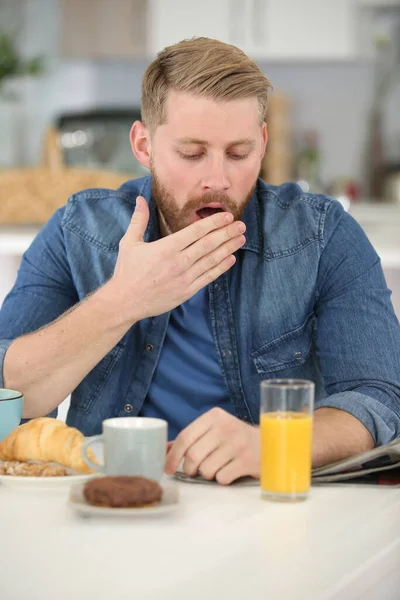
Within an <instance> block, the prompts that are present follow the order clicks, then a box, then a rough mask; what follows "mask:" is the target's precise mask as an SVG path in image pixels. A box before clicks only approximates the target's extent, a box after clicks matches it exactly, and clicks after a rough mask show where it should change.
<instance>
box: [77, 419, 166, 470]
mask: <svg viewBox="0 0 400 600" xmlns="http://www.w3.org/2000/svg"><path fill="white" fill-rule="evenodd" d="M167 440H168V423H167V422H166V421H164V420H163V419H153V418H150V417H119V418H115V419H106V420H105V421H103V433H102V435H95V436H93V437H91V438H89V439H88V440H87V441H86V442H85V443H84V444H83V447H82V457H83V460H84V461H85V463H86V464H87V465H88V466H89V467H91V468H92V469H93V470H94V471H98V472H100V473H104V474H105V475H141V476H143V477H147V478H148V479H153V480H154V481H160V479H161V477H162V475H163V473H164V468H165V457H166V451H167ZM98 443H102V444H103V446H104V451H103V455H104V463H103V464H102V465H96V464H94V463H93V462H92V461H91V460H90V459H89V458H88V457H87V448H89V446H93V445H95V444H98ZM95 454H96V453H95Z"/></svg>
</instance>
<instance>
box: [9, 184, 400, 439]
mask: <svg viewBox="0 0 400 600" xmlns="http://www.w3.org/2000/svg"><path fill="white" fill-rule="evenodd" d="M139 194H140V195H143V196H144V197H145V198H146V199H147V201H148V203H149V207H150V219H149V224H148V227H147V230H146V234H145V241H147V242H151V241H154V240H156V239H158V238H159V231H158V222H157V211H156V207H155V204H154V201H153V199H152V197H151V178H150V177H144V178H141V179H136V180H132V181H128V182H127V183H125V184H124V185H123V186H122V187H121V188H120V189H118V190H117V191H112V190H106V189H91V190H85V191H82V192H79V193H77V194H75V195H73V196H72V197H71V198H70V199H69V202H68V203H67V205H66V206H65V207H63V208H61V209H59V210H58V211H57V212H56V213H55V214H54V215H53V217H52V218H51V219H50V220H49V221H48V222H47V224H46V225H45V226H44V227H43V228H42V230H41V231H40V232H39V234H38V235H37V237H36V238H35V240H34V241H33V243H32V244H31V246H30V248H29V249H28V250H27V251H26V252H25V254H24V256H23V258H22V262H21V266H20V269H19V272H18V277H17V281H16V283H15V285H14V287H13V289H12V290H11V292H10V293H9V295H8V296H7V298H6V300H5V301H4V304H3V307H2V309H1V311H0V361H1V363H0V364H1V365H2V364H3V360H4V355H5V353H6V351H7V348H8V346H9V345H10V343H11V342H12V340H13V339H15V338H16V337H18V336H20V335H22V334H25V333H27V332H30V331H34V330H36V329H38V328H39V327H41V326H43V325H44V324H46V323H49V322H51V321H52V320H54V319H56V318H57V317H58V316H59V315H61V314H62V313H63V312H65V311H66V310H67V309H69V308H70V307H71V306H73V305H74V304H76V303H77V302H78V301H79V300H81V299H83V298H85V296H87V295H88V294H90V293H91V292H93V291H94V290H96V289H97V288H98V287H99V286H101V285H102V284H104V283H105V282H106V281H107V280H108V279H109V278H110V277H111V276H112V274H113V271H114V267H115V263H116V259H117V254H118V244H119V241H120V239H121V238H122V236H123V235H124V233H125V231H126V229H127V227H128V225H129V222H130V219H131V216H132V213H133V210H134V207H135V202H136V197H137V195H139ZM242 220H243V221H244V222H245V223H246V226H247V231H246V240H247V241H246V243H245V245H244V246H243V247H242V248H241V249H240V250H239V251H238V252H237V253H236V256H237V261H236V263H235V265H234V266H233V267H232V268H231V269H230V270H229V271H228V272H227V273H225V274H223V275H221V276H220V277H219V278H218V279H217V280H216V281H214V282H213V283H211V284H210V286H209V297H210V316H211V323H212V330H213V336H214V340H215V346H216V351H217V357H218V361H219V365H220V368H221V372H222V376H223V380H224V382H225V385H226V388H227V391H228V394H229V397H230V399H231V401H232V404H233V408H234V412H235V414H236V416H237V417H238V418H239V419H243V420H244V421H247V422H248V423H252V424H257V423H258V421H259V397H260V394H259V386H260V381H261V380H263V379H270V378H275V377H279V378H286V377H290V378H302V379H310V380H313V381H314V382H315V384H316V398H315V406H316V408H317V407H322V406H326V407H334V408H339V409H343V410H345V411H347V412H349V413H351V414H352V415H354V416H355V417H357V418H358V419H359V420H360V421H361V422H362V423H363V424H364V425H365V426H366V427H367V429H368V430H369V431H370V433H371V434H372V436H373V438H374V440H375V443H376V444H384V443H387V442H389V441H390V440H391V439H393V438H394V437H396V436H399V435H400V326H399V323H398V320H397V318H396V316H395V314H394V310H393V307H392V304H391V301H390V291H389V290H388V289H387V286H386V283H385V279H384V276H383V273H382V268H381V265H380V260H379V257H378V255H377V254H376V252H375V250H374V249H373V248H372V246H371V244H370V243H369V241H368V239H367V238H366V236H365V234H364V232H363V231H362V229H361V227H360V226H359V225H358V224H357V223H356V221H355V220H354V219H353V218H352V217H351V216H350V215H349V214H347V213H346V212H345V211H344V210H343V209H342V206H341V205H340V203H339V202H337V201H335V200H333V199H331V198H329V197H326V196H323V195H313V194H306V193H303V192H302V190H301V189H300V188H299V187H298V186H297V185H295V184H292V183H286V184H284V185H281V186H279V187H275V186H271V185H267V184H266V183H264V182H263V181H262V180H261V179H259V180H258V182H257V187H256V190H255V192H254V194H253V196H252V198H251V200H250V202H249V204H248V206H247V208H246V210H245V213H244V216H243V219H242ZM116 310H117V307H116ZM168 320H169V313H165V314H162V315H160V316H156V317H152V318H146V319H143V320H142V321H139V322H137V323H135V324H134V325H133V326H132V327H131V328H130V329H129V331H128V332H127V333H126V334H125V335H124V336H123V338H122V339H121V340H120V342H119V343H118V344H117V345H116V346H115V347H114V348H113V349H112V350H111V351H110V352H109V353H108V354H107V355H106V356H105V357H104V358H103V359H102V360H101V361H100V362H99V363H98V364H97V366H96V367H95V368H94V369H93V370H92V371H91V372H90V373H89V374H88V375H87V376H86V377H85V378H84V379H83V381H82V382H81V383H80V385H78V387H77V388H76V389H75V390H74V391H73V393H72V396H71V405H70V409H69V412H68V416H67V423H68V424H69V425H71V426H75V427H78V428H79V429H80V430H81V431H82V432H83V433H84V434H85V435H93V434H96V433H98V432H100V431H101V423H102V421H103V419H105V418H108V417H118V416H121V417H122V416H134V415H137V414H138V413H139V411H140V409H141V407H142V405H143V403H144V402H145V400H146V395H147V392H148V389H149V385H150V382H151V379H152V376H153V373H154V370H155V367H156V365H157V361H158V358H159V356H160V351H161V348H162V344H163V340H164V336H165V333H166V329H167V327H168ZM2 371H3V369H1V372H2ZM2 385H3V382H2V380H1V378H0V386H2Z"/></svg>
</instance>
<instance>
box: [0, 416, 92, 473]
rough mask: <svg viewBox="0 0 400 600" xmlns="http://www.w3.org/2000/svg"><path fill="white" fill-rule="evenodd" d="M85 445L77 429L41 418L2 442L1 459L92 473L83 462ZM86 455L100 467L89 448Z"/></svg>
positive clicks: (30, 422)
mask: <svg viewBox="0 0 400 600" xmlns="http://www.w3.org/2000/svg"><path fill="white" fill-rule="evenodd" d="M84 441H85V437H84V435H83V434H82V433H81V432H80V431H78V429H75V427H69V426H68V425H66V424H65V423H64V422H63V421H59V420H57V419H52V418H50V417H40V418H38V419H32V420H31V421H28V422H27V423H24V424H23V425H20V426H19V427H17V428H16V429H14V431H12V432H11V433H10V434H9V435H8V436H7V437H6V438H5V439H4V440H3V441H2V442H0V459H2V460H20V461H28V460H39V461H43V462H55V463H57V464H59V465H63V466H64V467H68V468H70V469H73V470H74V471H80V472H82V473H93V470H92V469H91V468H90V467H88V466H87V465H86V463H85V462H84V461H83V458H82V454H81V450H82V445H83V443H84ZM87 455H88V458H89V459H90V460H91V461H93V462H94V463H95V464H97V461H96V458H95V455H94V453H93V451H92V450H91V449H90V448H89V449H88V451H87Z"/></svg>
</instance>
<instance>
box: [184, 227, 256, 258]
mask: <svg viewBox="0 0 400 600" xmlns="http://www.w3.org/2000/svg"><path fill="white" fill-rule="evenodd" d="M245 231H246V225H245V224H244V223H242V222H241V221H239V222H238V221H236V222H235V223H232V224H231V225H229V226H227V227H223V228H222V229H218V230H216V231H212V232H211V233H209V234H208V235H206V236H205V237H203V238H201V239H200V240H198V241H197V242H195V243H194V244H192V245H191V246H189V248H185V250H183V251H182V254H183V255H184V261H185V264H186V265H187V266H188V267H189V266H191V265H193V264H194V263H195V262H197V261H198V260H199V259H201V258H203V257H204V256H216V258H218V260H217V262H216V263H214V264H212V265H211V266H215V265H216V264H218V263H219V262H221V260H222V259H224V258H226V256H228V254H232V252H236V250H238V248H240V247H241V246H243V244H244V243H245V242H246V238H245V237H244V235H243V233H244V232H245ZM217 248H221V249H224V250H226V252H225V253H224V252H220V253H219V255H214V254H212V253H213V252H214V250H216V249H217Z"/></svg>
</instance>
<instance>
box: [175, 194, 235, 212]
mask: <svg viewBox="0 0 400 600" xmlns="http://www.w3.org/2000/svg"><path fill="white" fill-rule="evenodd" d="M212 202H218V203H219V204H222V206H223V207H224V209H225V210H227V211H229V212H234V211H235V209H236V204H235V202H233V201H232V200H231V199H230V198H229V196H227V195H226V194H221V193H218V194H216V193H214V192H211V193H206V194H203V195H202V196H196V197H195V198H190V199H189V200H188V201H187V202H186V204H185V206H184V208H183V209H182V212H185V213H191V212H193V211H195V212H196V211H197V210H199V209H200V208H202V207H203V206H206V205H207V204H211V203H212Z"/></svg>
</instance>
